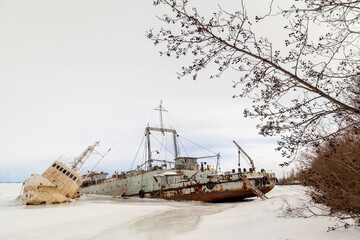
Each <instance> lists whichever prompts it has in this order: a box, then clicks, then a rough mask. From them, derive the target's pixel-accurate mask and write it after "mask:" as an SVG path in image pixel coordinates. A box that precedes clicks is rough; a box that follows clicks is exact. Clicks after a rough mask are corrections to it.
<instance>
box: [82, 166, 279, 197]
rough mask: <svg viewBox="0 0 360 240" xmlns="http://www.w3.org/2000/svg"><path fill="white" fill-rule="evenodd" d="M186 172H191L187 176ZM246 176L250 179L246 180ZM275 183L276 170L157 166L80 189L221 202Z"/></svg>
mask: <svg viewBox="0 0 360 240" xmlns="http://www.w3.org/2000/svg"><path fill="white" fill-rule="evenodd" d="M187 176H192V178H191V179H188V177H187ZM244 177H246V178H247V180H248V181H244V180H243V178H244ZM254 186H255V187H256V188H257V189H258V190H260V191H261V192H262V193H263V194H265V193H267V192H269V191H270V190H271V189H273V188H274V186H275V175H274V174H273V173H257V172H242V173H229V174H225V175H218V174H214V173H213V172H212V171H192V170H175V169H174V170H157V171H148V172H139V173H135V172H134V173H130V174H129V175H126V174H123V175H119V176H116V177H114V178H110V179H107V180H106V181H105V182H102V183H100V184H96V185H91V186H87V187H84V188H82V189H81V193H84V194H95V195H111V196H122V197H124V196H129V197H140V198H144V197H145V198H162V199H167V200H181V201H183V200H185V201H203V202H218V201H231V200H240V199H244V198H249V197H256V196H257V194H256V193H255V192H254V188H253V187H254Z"/></svg>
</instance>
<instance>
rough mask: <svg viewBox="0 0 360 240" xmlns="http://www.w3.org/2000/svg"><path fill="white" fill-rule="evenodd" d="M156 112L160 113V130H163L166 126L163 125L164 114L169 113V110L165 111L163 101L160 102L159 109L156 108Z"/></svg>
mask: <svg viewBox="0 0 360 240" xmlns="http://www.w3.org/2000/svg"><path fill="white" fill-rule="evenodd" d="M154 110H156V111H159V114H160V128H161V129H163V128H164V124H163V118H162V112H167V110H165V108H163V107H162V100H161V101H160V105H159V107H158V108H155V109H154ZM162 133H163V135H165V133H164V131H162Z"/></svg>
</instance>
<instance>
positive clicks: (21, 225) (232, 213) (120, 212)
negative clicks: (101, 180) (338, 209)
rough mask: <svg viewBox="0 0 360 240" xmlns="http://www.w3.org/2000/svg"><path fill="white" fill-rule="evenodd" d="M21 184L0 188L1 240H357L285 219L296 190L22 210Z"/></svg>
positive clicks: (353, 233)
mask: <svg viewBox="0 0 360 240" xmlns="http://www.w3.org/2000/svg"><path fill="white" fill-rule="evenodd" d="M21 186H22V184H0V214H1V218H0V221H1V222H0V239H154V240H155V239H222V238H224V237H231V238H234V239H308V240H312V239H316V240H318V239H350V240H352V239H354V240H355V239H359V237H360V230H359V229H354V228H352V229H348V230H344V229H338V230H336V231H332V232H327V231H326V230H327V227H328V226H333V225H334V223H335V222H334V220H333V219H329V218H327V217H317V218H310V219H302V218H290V217H284V214H283V209H284V208H285V206H286V204H285V203H284V201H287V202H289V203H296V201H298V200H299V199H300V198H304V197H305V195H304V188H303V187H300V186H295V187H294V186H291V187H287V186H277V187H275V189H274V190H272V191H271V192H270V193H268V194H267V195H268V197H269V199H268V200H266V201H262V200H260V199H257V198H253V199H250V200H247V201H242V202H237V203H220V204H210V203H198V202H174V201H164V200H151V199H150V200H149V199H136V198H130V199H119V198H112V197H101V196H100V197H99V196H82V197H81V198H80V199H78V200H74V201H72V202H70V203H64V204H53V205H38V206H24V205H18V204H16V203H15V201H14V199H15V198H16V197H17V195H18V194H19V192H20V190H21Z"/></svg>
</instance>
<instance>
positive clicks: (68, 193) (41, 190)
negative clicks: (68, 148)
mask: <svg viewBox="0 0 360 240" xmlns="http://www.w3.org/2000/svg"><path fill="white" fill-rule="evenodd" d="M98 145H99V141H98V142H95V143H94V144H93V145H91V146H89V147H87V148H86V149H85V151H84V152H83V153H81V154H80V156H79V157H77V158H75V160H74V161H73V162H72V163H71V164H70V166H68V165H67V164H65V163H63V162H61V161H59V160H57V161H55V162H53V164H51V166H50V167H49V168H48V169H47V170H46V171H45V172H44V173H43V174H42V175H38V174H31V175H30V177H29V178H28V179H27V180H26V181H25V182H24V185H23V189H22V193H21V194H20V196H19V199H20V200H21V201H23V202H24V203H25V204H27V205H33V204H42V203H63V202H68V201H69V200H70V199H74V198H77V197H79V196H80V194H79V188H80V186H81V184H82V183H83V179H82V177H81V175H80V174H79V172H78V171H79V170H80V169H81V167H82V166H83V164H84V163H85V161H86V160H87V158H88V157H89V156H90V155H91V153H92V152H93V151H94V149H95V147H96V146H98Z"/></svg>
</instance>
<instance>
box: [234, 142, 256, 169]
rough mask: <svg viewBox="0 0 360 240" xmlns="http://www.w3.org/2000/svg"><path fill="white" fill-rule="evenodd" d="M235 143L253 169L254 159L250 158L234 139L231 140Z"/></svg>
mask: <svg viewBox="0 0 360 240" xmlns="http://www.w3.org/2000/svg"><path fill="white" fill-rule="evenodd" d="M233 142H234V143H235V145H236V146H237V147H238V149H239V150H240V151H241V152H242V153H243V154H244V155H245V156H246V157H247V159H249V161H250V164H251V167H252V168H253V169H254V170H255V165H254V161H253V160H252V159H251V157H250V156H249V155H248V154H247V153H246V152H245V151H244V149H242V148H241V147H240V145H239V144H237V143H236V142H235V141H233Z"/></svg>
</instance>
